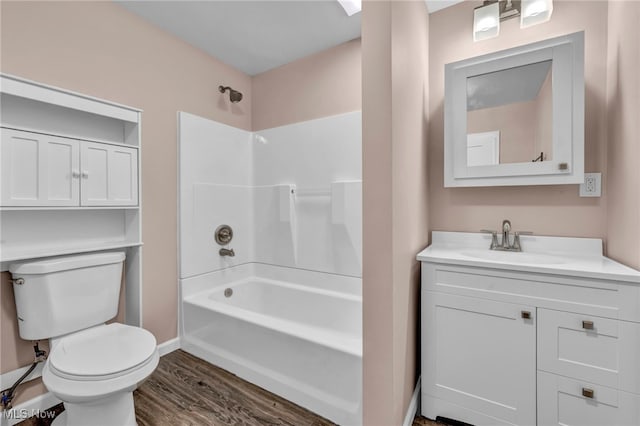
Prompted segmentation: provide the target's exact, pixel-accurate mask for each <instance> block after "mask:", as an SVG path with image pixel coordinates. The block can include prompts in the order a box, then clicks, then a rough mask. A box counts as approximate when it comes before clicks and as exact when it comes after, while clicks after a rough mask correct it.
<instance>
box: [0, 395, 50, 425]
mask: <svg viewBox="0 0 640 426" xmlns="http://www.w3.org/2000/svg"><path fill="white" fill-rule="evenodd" d="M60 402H62V401H60V400H59V399H58V398H56V397H55V396H53V395H52V394H51V392H46V393H43V394H42V395H38V396H36V397H35V398H31V399H30V400H28V401H25V402H23V403H22V404H18V405H16V406H15V407H13V408H12V409H11V410H9V411H3V412H2V417H1V420H0V424H1V425H2V426H11V425H14V424H16V423H19V422H21V421H23V420H25V419H26V418H29V417H31V416H37V415H38V413H41V412H44V411H45V410H48V409H49V408H51V407H53V406H54V405H58V404H60Z"/></svg>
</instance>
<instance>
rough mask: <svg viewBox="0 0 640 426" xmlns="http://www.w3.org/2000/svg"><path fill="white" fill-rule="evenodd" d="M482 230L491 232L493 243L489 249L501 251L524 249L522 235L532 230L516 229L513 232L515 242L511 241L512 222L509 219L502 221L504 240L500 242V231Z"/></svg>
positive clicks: (529, 233) (528, 233)
mask: <svg viewBox="0 0 640 426" xmlns="http://www.w3.org/2000/svg"><path fill="white" fill-rule="evenodd" d="M480 232H484V233H487V234H491V245H490V246H489V250H499V251H522V245H521V244H520V235H531V234H532V232H524V231H516V232H514V233H513V243H511V237H510V232H511V222H510V221H508V220H507V219H505V220H503V221H502V241H501V242H498V231H492V230H489V229H482V230H481V231H480Z"/></svg>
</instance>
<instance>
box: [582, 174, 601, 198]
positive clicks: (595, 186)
mask: <svg viewBox="0 0 640 426" xmlns="http://www.w3.org/2000/svg"><path fill="white" fill-rule="evenodd" d="M601 195H602V173H585V174H584V183H582V184H580V196H581V197H600V196H601Z"/></svg>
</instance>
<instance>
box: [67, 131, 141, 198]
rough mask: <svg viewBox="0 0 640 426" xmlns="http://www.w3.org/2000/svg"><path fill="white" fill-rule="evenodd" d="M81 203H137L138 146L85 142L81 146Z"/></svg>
mask: <svg viewBox="0 0 640 426" xmlns="http://www.w3.org/2000/svg"><path fill="white" fill-rule="evenodd" d="M80 166H81V172H80V176H81V191H80V193H81V194H82V195H81V204H82V205H83V206H133V205H136V204H138V150H137V149H136V148H129V147H123V146H116V145H108V144H103V143H95V142H85V143H82V145H81V147H80Z"/></svg>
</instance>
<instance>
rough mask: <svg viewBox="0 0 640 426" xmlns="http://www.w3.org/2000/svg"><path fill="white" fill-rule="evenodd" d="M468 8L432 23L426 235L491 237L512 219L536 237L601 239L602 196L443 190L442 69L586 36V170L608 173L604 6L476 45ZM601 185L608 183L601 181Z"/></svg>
mask: <svg viewBox="0 0 640 426" xmlns="http://www.w3.org/2000/svg"><path fill="white" fill-rule="evenodd" d="M480 4H481V2H480V1H465V2H462V3H460V4H457V5H455V6H452V7H450V8H447V9H443V10H441V11H438V12H436V13H433V14H431V15H430V23H429V42H430V44H429V98H430V103H429V105H430V107H429V109H430V115H429V118H430V120H429V156H430V159H429V178H430V187H429V189H430V192H429V218H430V228H431V230H447V231H472V232H476V231H478V230H480V229H483V228H489V229H495V228H497V227H498V226H499V225H500V223H501V221H502V219H506V218H508V219H510V220H511V222H512V224H513V227H514V229H516V230H526V231H533V232H535V233H536V234H541V235H559V236H560V235H562V236H589V237H598V238H605V239H606V237H607V235H606V205H607V193H606V191H605V192H604V193H603V197H602V198H580V197H578V187H577V186H576V185H551V186H530V187H492V188H446V189H445V188H444V187H443V155H444V154H443V120H444V118H443V103H444V64H446V63H449V62H454V61H458V60H461V59H465V58H469V57H473V56H477V55H481V54H484V53H489V52H494V51H498V50H502V49H506V48H509V47H513V46H517V45H522V44H527V43H531V42H534V41H538V40H542V39H546V38H550V37H554V36H559V35H563V34H569V33H572V32H576V31H580V30H585V32H586V34H585V37H586V40H585V44H586V49H585V54H586V59H585V80H586V119H585V123H586V129H585V130H586V131H585V134H586V146H585V157H586V160H585V170H586V171H587V172H603V173H605V172H606V170H605V169H606V143H605V141H606V136H607V132H606V103H605V90H606V84H605V83H604V82H605V81H606V55H605V54H604V52H606V49H607V2H604V1H589V2H583V1H556V2H554V10H553V16H552V18H551V21H549V22H547V23H544V24H540V25H536V26H533V27H530V28H526V29H520V25H519V21H518V20H517V19H512V20H508V21H505V22H503V23H502V24H501V28H500V35H499V36H498V37H496V38H493V39H490V40H485V41H481V42H477V43H474V42H473V38H472V34H471V24H472V20H473V9H474V7H476V6H478V5H480ZM605 177H606V176H605Z"/></svg>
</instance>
